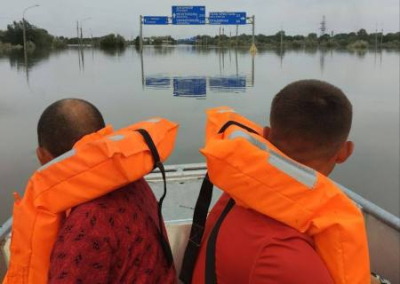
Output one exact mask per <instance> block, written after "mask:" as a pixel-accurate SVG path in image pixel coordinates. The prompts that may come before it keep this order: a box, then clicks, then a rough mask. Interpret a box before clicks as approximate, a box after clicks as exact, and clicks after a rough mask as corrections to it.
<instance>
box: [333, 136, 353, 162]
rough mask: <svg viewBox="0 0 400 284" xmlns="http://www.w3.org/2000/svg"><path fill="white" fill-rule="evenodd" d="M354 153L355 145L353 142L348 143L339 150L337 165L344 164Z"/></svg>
mask: <svg viewBox="0 0 400 284" xmlns="http://www.w3.org/2000/svg"><path fill="white" fill-rule="evenodd" d="M353 152H354V143H353V141H346V142H345V143H344V144H343V146H342V148H341V149H340V150H339V153H338V155H337V156H336V163H337V164H341V163H344V162H345V161H346V160H347V159H348V158H349V157H350V156H351V155H352V154H353Z"/></svg>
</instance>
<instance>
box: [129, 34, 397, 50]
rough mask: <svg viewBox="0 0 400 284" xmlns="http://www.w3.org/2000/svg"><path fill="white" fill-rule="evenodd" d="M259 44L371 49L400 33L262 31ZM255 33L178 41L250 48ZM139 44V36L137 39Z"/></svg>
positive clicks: (158, 40) (391, 43)
mask: <svg viewBox="0 0 400 284" xmlns="http://www.w3.org/2000/svg"><path fill="white" fill-rule="evenodd" d="M255 41H256V45H257V47H259V48H281V47H282V48H318V47H321V48H350V49H368V48H375V47H377V48H394V49H399V48H400V33H399V32H397V33H388V34H385V35H384V34H382V33H371V34H368V33H367V31H366V30H365V29H361V30H359V31H358V32H357V33H355V32H352V33H339V34H335V35H333V34H331V35H329V34H324V35H321V36H318V35H317V34H316V33H310V34H308V35H307V36H303V35H294V36H290V35H286V34H285V32H284V31H282V32H277V33H276V34H274V35H264V34H259V35H256V36H255ZM165 42H166V41H165V37H152V38H145V39H144V41H143V43H144V44H148V45H161V44H165ZM251 42H252V36H251V35H247V34H241V35H239V36H238V37H236V36H233V37H228V36H226V35H220V36H214V37H213V36H209V35H198V36H197V37H195V38H192V39H187V40H178V43H184V44H193V45H200V46H220V47H250V46H251ZM134 43H135V45H138V44H139V38H138V37H137V38H136V39H135V41H134ZM175 43H176V41H175V40H174V39H173V38H170V41H169V44H175Z"/></svg>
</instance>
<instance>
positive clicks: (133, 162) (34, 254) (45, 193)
mask: <svg viewBox="0 0 400 284" xmlns="http://www.w3.org/2000/svg"><path fill="white" fill-rule="evenodd" d="M140 129H143V130H145V132H147V133H148V134H149V135H150V136H151V139H152V141H153V142H154V146H155V147H156V148H157V152H158V155H159V158H160V160H161V161H165V160H166V159H167V158H168V157H169V155H170V154H171V153H172V150H173V148H174V144H175V139H176V134H177V130H178V125H177V124H175V123H173V122H170V121H168V120H166V119H162V118H154V119H151V120H149V121H144V122H140V123H137V124H134V125H132V126H129V127H126V128H123V129H121V130H118V131H113V130H112V128H111V127H110V126H108V127H106V128H104V129H102V130H100V131H99V132H97V133H94V134H90V135H87V136H85V137H84V138H82V139H81V140H80V141H78V142H77V143H76V144H75V146H74V148H73V149H72V150H71V151H69V152H67V153H65V154H64V155H61V156H60V157H58V158H57V159H55V160H53V161H52V162H50V163H48V164H46V165H44V166H43V167H41V168H39V169H38V170H37V171H36V172H35V173H34V174H33V175H32V177H31V178H30V180H29V182H28V185H27V187H26V190H25V194H24V197H23V198H22V199H17V200H16V201H15V204H14V212H13V228H12V237H11V247H10V250H11V259H10V264H9V269H8V272H7V275H6V277H5V279H4V282H3V283H4V284H26V283H27V284H41V283H47V273H48V269H49V262H50V253H51V250H52V247H53V244H54V242H55V240H56V236H57V233H58V230H59V227H60V222H61V219H62V216H63V214H64V212H65V211H66V210H68V209H69V208H72V207H74V206H77V205H79V204H82V203H84V202H87V201H90V200H93V199H95V198H98V197H100V196H102V195H105V194H107V193H109V192H111V191H113V190H116V189H118V188H120V187H122V186H124V185H126V184H129V183H131V182H134V181H136V180H139V179H140V178H142V177H144V176H145V175H146V174H148V173H149V172H151V171H152V170H153V168H154V161H153V155H152V153H151V151H149V148H151V147H150V146H149V145H148V143H147V142H146V141H145V138H144V136H142V135H143V134H141V133H139V132H137V131H140ZM150 150H151V149H150Z"/></svg>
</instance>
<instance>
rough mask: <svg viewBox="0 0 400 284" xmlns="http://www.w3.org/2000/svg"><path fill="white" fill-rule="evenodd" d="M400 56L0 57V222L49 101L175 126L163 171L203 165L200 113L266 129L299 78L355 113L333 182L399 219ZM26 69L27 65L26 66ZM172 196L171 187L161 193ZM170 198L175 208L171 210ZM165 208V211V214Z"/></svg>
mask: <svg viewBox="0 0 400 284" xmlns="http://www.w3.org/2000/svg"><path fill="white" fill-rule="evenodd" d="M399 58H400V53H399V52H395V51H382V52H366V53H355V52H350V51H322V50H305V51H304V50H294V51H286V52H285V53H282V52H279V51H264V52H259V53H258V54H257V55H256V56H255V57H253V56H251V54H249V53H248V52H247V50H222V49H212V48H210V49H198V48H195V47H190V46H179V47H165V48H152V47H147V48H145V49H144V52H143V56H141V55H140V53H138V52H137V51H136V50H135V49H133V48H128V49H126V50H125V51H124V52H108V53H107V52H104V51H101V50H97V49H90V48H86V49H84V50H83V52H80V51H79V50H78V49H76V48H70V49H67V50H63V51H58V52H52V53H37V54H33V55H32V56H31V58H30V59H29V61H28V62H25V61H24V59H23V57H21V55H12V56H7V57H0V86H1V89H0V130H1V133H2V135H1V139H0V223H2V222H3V221H5V220H6V219H7V218H8V217H9V216H10V215H11V211H12V199H13V198H12V192H13V191H18V192H19V193H20V194H22V193H23V192H24V187H25V184H26V182H27V180H28V179H29V176H30V174H31V173H32V172H33V171H34V170H35V169H36V168H37V167H38V163H37V160H36V156H35V148H36V146H37V139H36V124H37V121H38V119H39V116H40V114H41V112H42V111H43V110H44V108H45V107H46V106H47V105H49V104H50V103H52V102H54V101H56V100H58V99H61V98H65V97H78V98H83V99H86V100H89V101H90V102H92V103H94V104H95V105H96V106H98V108H99V109H100V110H101V112H102V113H103V114H104V116H105V119H106V120H107V122H108V123H110V124H112V125H114V127H116V128H119V127H122V126H125V125H128V124H130V123H132V122H135V121H138V120H143V119H146V118H149V117H151V116H163V117H166V118H168V119H170V120H173V121H177V122H179V123H180V124H181V127H180V134H179V137H178V141H177V147H176V149H175V152H174V154H173V156H172V157H171V158H170V159H169V161H168V164H183V163H197V162H203V158H202V156H201V155H200V153H199V151H198V149H199V148H200V147H201V146H202V145H203V140H204V122H205V113H204V112H205V110H206V109H208V108H210V107H215V106H221V105H227V106H231V107H233V108H235V109H236V110H237V111H238V112H240V113H241V114H243V115H245V116H247V117H249V118H250V119H252V120H254V121H256V122H259V123H260V124H264V125H266V124H268V116H269V109H270V103H271V101H272V99H273V96H274V95H275V94H276V93H277V92H278V91H279V90H280V89H281V88H282V87H284V86H285V85H286V84H288V83H290V82H292V81H295V80H299V79H306V78H314V79H321V80H325V81H328V82H330V83H332V84H334V85H337V86H338V87H340V88H342V89H343V91H344V92H345V93H346V94H347V95H348V97H349V98H350V100H351V101H352V103H353V106H354V123H353V129H352V133H351V139H352V140H353V141H354V142H355V144H356V150H355V153H354V155H353V157H352V158H351V159H350V160H349V161H348V162H347V163H345V164H344V165H341V166H339V167H337V169H336V170H335V172H334V173H333V175H332V177H333V179H335V180H336V181H338V182H340V183H342V184H343V185H345V186H347V187H348V188H351V189H353V190H354V191H356V192H357V193H359V194H361V195H362V196H364V197H366V198H367V199H369V200H371V201H373V202H374V203H376V204H377V205H379V206H381V207H383V208H385V209H386V210H388V211H390V212H391V213H393V214H395V215H397V216H399V198H400V197H399ZM26 66H27V67H28V68H26ZM170 190H172V189H170ZM179 202H180V201H179V200H177V204H179ZM169 210H171V208H170V209H169Z"/></svg>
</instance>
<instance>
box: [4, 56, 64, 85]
mask: <svg viewBox="0 0 400 284" xmlns="http://www.w3.org/2000/svg"><path fill="white" fill-rule="evenodd" d="M51 53H57V51H53V52H51V50H46V49H44V50H43V49H42V50H39V49H36V50H35V51H33V52H31V53H29V56H25V53H24V51H23V50H18V51H13V52H11V53H9V54H7V55H3V56H1V54H0V57H7V58H8V60H9V62H10V67H11V68H15V69H16V70H17V71H18V72H25V77H26V80H27V82H28V84H29V72H30V71H31V70H32V69H33V68H34V67H35V66H36V65H38V64H39V63H41V62H42V61H47V60H48V59H49V57H50V54H51Z"/></svg>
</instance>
